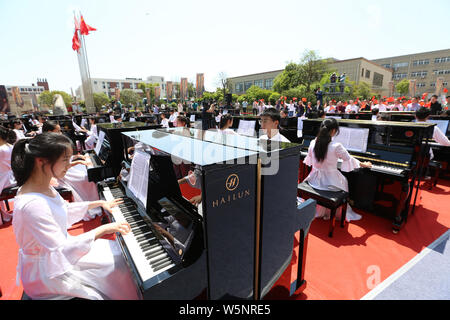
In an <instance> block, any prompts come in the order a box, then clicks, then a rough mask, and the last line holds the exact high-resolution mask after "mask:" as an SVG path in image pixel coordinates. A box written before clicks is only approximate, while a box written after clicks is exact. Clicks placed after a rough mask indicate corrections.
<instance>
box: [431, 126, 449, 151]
mask: <svg viewBox="0 0 450 320" xmlns="http://www.w3.org/2000/svg"><path fill="white" fill-rule="evenodd" d="M433 140H434V141H436V142H437V143H439V144H440V145H442V146H447V147H449V146H450V140H449V139H448V138H447V137H446V136H445V134H444V133H443V132H442V131H441V129H439V128H438V127H434V132H433Z"/></svg>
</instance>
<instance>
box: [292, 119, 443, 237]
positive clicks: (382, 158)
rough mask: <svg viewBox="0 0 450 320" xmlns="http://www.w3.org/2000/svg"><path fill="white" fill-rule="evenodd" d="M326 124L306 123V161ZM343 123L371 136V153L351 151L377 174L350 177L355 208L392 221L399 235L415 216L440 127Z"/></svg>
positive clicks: (368, 143)
mask: <svg viewBox="0 0 450 320" xmlns="http://www.w3.org/2000/svg"><path fill="white" fill-rule="evenodd" d="M322 121H323V120H322V119H315V120H304V121H303V139H304V141H303V148H302V159H304V158H305V157H306V154H307V152H308V148H309V145H310V142H311V141H312V140H314V139H315V138H316V136H317V134H318V132H319V128H320V125H321V123H322ZM338 122H339V126H340V128H354V129H366V132H367V131H368V133H366V134H367V140H366V145H365V150H352V149H349V148H347V150H348V151H349V153H350V154H351V155H352V156H354V157H355V158H356V159H358V160H360V161H362V162H364V161H370V162H372V164H373V166H372V168H371V169H359V170H355V171H353V172H350V173H345V175H346V177H347V178H348V180H349V191H350V197H351V202H350V203H352V205H353V207H355V208H358V209H362V210H364V211H367V212H371V213H375V214H378V215H382V216H385V217H387V218H390V219H392V220H393V231H394V232H398V231H399V230H400V229H401V227H402V226H403V224H404V223H405V222H406V220H407V217H408V214H409V213H413V211H414V208H415V205H416V200H417V199H418V196H419V191H420V190H419V189H420V188H419V184H420V181H421V179H422V177H423V174H424V162H425V160H426V158H427V156H428V155H429V145H428V143H426V140H427V139H429V138H430V137H431V136H432V135H433V127H434V124H430V123H401V122H391V121H386V122H382V121H376V122H374V121H362V120H338ZM364 132H365V131H364V130H363V131H361V133H360V132H355V133H353V135H354V136H353V137H352V138H354V139H358V138H360V136H362V135H363V134H364ZM424 141H425V143H424ZM301 167H302V168H301V172H302V174H301V175H300V180H303V179H304V178H306V176H307V174H308V170H307V169H306V168H305V166H304V165H303V164H302V165H301Z"/></svg>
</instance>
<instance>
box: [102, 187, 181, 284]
mask: <svg viewBox="0 0 450 320" xmlns="http://www.w3.org/2000/svg"><path fill="white" fill-rule="evenodd" d="M103 196H104V197H105V199H106V200H107V201H111V200H114V196H113V195H112V193H111V190H110V189H109V188H108V187H106V188H104V190H103ZM111 214H112V216H113V217H114V220H115V221H117V222H122V221H124V222H126V219H125V217H124V216H123V214H122V212H121V210H120V208H119V207H114V208H112V212H111ZM130 225H131V224H130ZM133 225H134V223H133ZM146 234H147V235H149V236H150V235H151V234H152V232H147V233H146ZM140 236H142V234H140V235H138V236H135V235H134V234H133V232H129V233H128V234H126V235H122V238H123V240H124V242H125V244H126V246H127V249H128V251H129V252H130V255H131V257H132V259H133V262H134V265H135V266H136V269H137V271H138V273H139V276H140V277H141V279H142V280H143V281H146V280H148V279H150V278H152V277H154V276H156V275H157V274H159V273H162V272H164V271H166V270H168V269H170V268H172V267H173V266H174V265H175V264H174V263H172V262H171V260H170V262H171V263H170V264H168V265H167V266H165V267H164V268H160V267H161V265H158V266H157V267H155V268H153V267H152V266H151V265H150V262H153V261H155V260H158V259H161V258H164V257H165V256H167V257H168V255H167V253H166V252H165V251H164V250H163V248H162V246H161V245H160V244H159V243H158V244H157V246H156V247H155V248H152V249H150V250H145V251H144V250H142V248H141V246H140V243H139V242H138V241H137V238H138V237H140ZM151 238H152V239H153V238H154V237H151ZM148 240H150V238H149V239H147V240H146V241H148ZM158 250H161V254H158V255H157V256H155V257H152V258H151V259H147V257H146V256H145V254H148V253H154V252H157V251H158ZM164 264H166V263H164ZM164 264H162V265H164ZM155 269H157V270H156V271H155Z"/></svg>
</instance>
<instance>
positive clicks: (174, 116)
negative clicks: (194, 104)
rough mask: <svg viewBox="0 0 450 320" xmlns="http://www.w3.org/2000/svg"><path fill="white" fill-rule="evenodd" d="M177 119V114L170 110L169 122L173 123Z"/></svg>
mask: <svg viewBox="0 0 450 320" xmlns="http://www.w3.org/2000/svg"><path fill="white" fill-rule="evenodd" d="M177 117H178V112H175V111H174V110H173V109H170V117H169V122H175V121H176V120H177Z"/></svg>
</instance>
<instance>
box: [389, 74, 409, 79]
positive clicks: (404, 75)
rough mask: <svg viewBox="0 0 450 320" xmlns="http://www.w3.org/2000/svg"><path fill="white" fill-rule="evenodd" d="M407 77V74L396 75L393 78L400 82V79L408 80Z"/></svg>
mask: <svg viewBox="0 0 450 320" xmlns="http://www.w3.org/2000/svg"><path fill="white" fill-rule="evenodd" d="M407 76H408V74H407V73H394V74H393V76H392V78H393V79H394V80H400V79H404V78H406V77H407Z"/></svg>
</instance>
